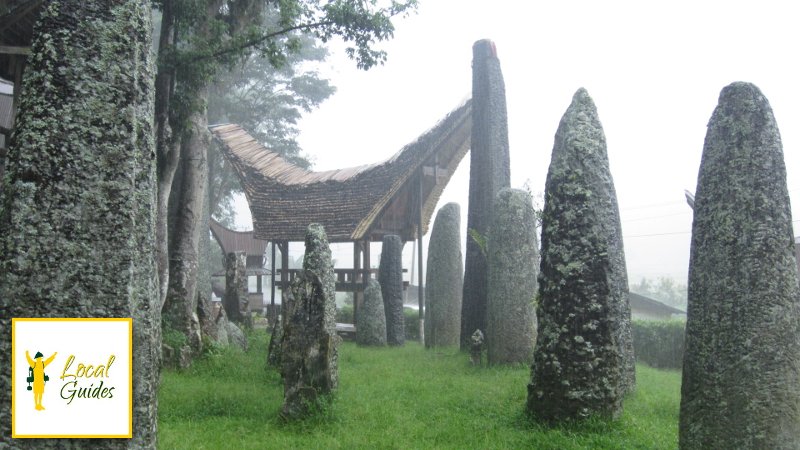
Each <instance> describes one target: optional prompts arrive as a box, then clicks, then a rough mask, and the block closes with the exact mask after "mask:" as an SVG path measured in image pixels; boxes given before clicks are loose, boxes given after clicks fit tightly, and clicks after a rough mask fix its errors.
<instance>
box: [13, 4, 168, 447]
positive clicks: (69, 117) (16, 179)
mask: <svg viewBox="0 0 800 450" xmlns="http://www.w3.org/2000/svg"><path fill="white" fill-rule="evenodd" d="M150 14H151V11H150V2H146V1H143V0H136V1H133V0H131V1H125V2H106V1H96V0H87V1H82V2H75V1H63V0H51V1H47V2H43V6H42V11H41V15H40V17H39V19H38V21H37V24H36V29H35V31H36V32H35V33H34V37H33V43H32V49H31V55H30V56H29V57H28V59H27V67H26V71H25V77H24V80H23V87H22V95H21V100H20V105H19V109H18V111H19V115H18V116H17V122H16V129H15V134H14V136H12V140H11V143H10V149H9V153H8V160H7V167H6V173H5V177H4V179H3V183H4V188H3V194H2V199H0V447H6V446H9V445H12V446H13V447H15V448H36V449H49V448H104V449H119V448H136V449H143V448H144V449H146V448H155V447H156V425H157V422H156V419H157V388H158V378H159V366H160V357H161V356H160V355H161V313H160V307H161V305H160V301H159V298H158V286H157V279H156V278H157V277H156V268H155V262H154V261H155V250H154V249H155V244H154V235H155V232H154V226H155V225H154V222H155V217H154V214H155V209H154V202H155V159H154V158H155V156H154V144H153V93H152V91H153V72H152V64H151V58H150V47H151V37H150V30H151V24H150ZM12 317H132V318H133V367H134V370H133V430H132V431H133V438H132V439H14V440H12V439H11V436H10V432H11V398H10V396H11V385H10V383H11V331H10V330H11V328H10V327H11V318H12Z"/></svg>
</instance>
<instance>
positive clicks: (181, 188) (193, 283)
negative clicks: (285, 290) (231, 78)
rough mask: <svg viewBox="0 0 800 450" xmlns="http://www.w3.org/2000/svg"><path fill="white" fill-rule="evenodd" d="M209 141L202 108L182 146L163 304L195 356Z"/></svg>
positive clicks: (203, 93)
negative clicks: (165, 295)
mask: <svg viewBox="0 0 800 450" xmlns="http://www.w3.org/2000/svg"><path fill="white" fill-rule="evenodd" d="M198 96H200V99H201V101H205V100H206V99H207V98H208V90H207V89H203V90H201V91H200V92H198ZM209 142H210V137H209V134H208V123H207V120H206V114H205V109H203V110H202V111H197V112H195V113H193V114H192V115H191V117H190V125H189V129H188V130H187V131H186V133H185V134H184V137H183V140H182V145H181V166H182V168H181V170H182V176H181V177H180V180H179V181H180V183H179V184H176V189H173V192H172V194H173V195H174V196H175V199H176V205H177V211H176V215H175V222H174V225H173V227H172V232H173V235H172V244H171V251H170V258H169V259H170V261H169V262H170V264H169V266H170V267H169V268H170V273H169V289H168V290H167V300H166V303H165V305H164V322H165V326H166V327H167V328H169V329H173V330H177V331H180V332H181V333H183V334H184V335H185V336H186V345H189V346H190V347H191V349H192V351H194V352H195V353H197V352H199V351H200V349H201V338H200V326H199V323H198V318H197V315H196V311H197V273H198V264H199V258H198V255H199V241H200V234H201V233H202V232H204V231H205V232H207V230H208V221H207V220H204V214H203V213H204V207H203V206H204V202H205V200H206V186H207V183H206V181H207V180H206V178H207V176H208V166H207V160H206V158H207V153H208V146H209Z"/></svg>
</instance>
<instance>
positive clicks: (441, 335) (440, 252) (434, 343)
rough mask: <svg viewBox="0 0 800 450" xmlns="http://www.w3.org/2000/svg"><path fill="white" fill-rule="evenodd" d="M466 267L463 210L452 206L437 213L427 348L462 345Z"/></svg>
mask: <svg viewBox="0 0 800 450" xmlns="http://www.w3.org/2000/svg"><path fill="white" fill-rule="evenodd" d="M463 285H464V265H463V260H462V258H461V207H460V206H458V203H448V204H446V205H444V206H442V207H441V208H439V212H437V213H436V219H435V220H434V221H433V230H432V231H431V240H430V242H429V243H428V265H427V272H426V274H425V303H426V305H425V306H426V308H425V333H424V334H425V347H446V346H456V345H459V338H460V333H461V296H462V289H463Z"/></svg>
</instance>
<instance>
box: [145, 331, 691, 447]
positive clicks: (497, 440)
mask: <svg viewBox="0 0 800 450" xmlns="http://www.w3.org/2000/svg"><path fill="white" fill-rule="evenodd" d="M266 346H267V334H266V333H264V332H263V331H260V332H255V333H254V334H253V335H251V336H250V349H249V350H248V351H247V352H246V353H243V352H237V351H232V350H231V351H225V352H224V353H222V354H219V355H214V356H210V357H206V358H203V359H201V360H199V361H197V362H196V363H195V365H194V366H193V367H192V368H191V369H190V370H187V371H184V372H175V371H164V373H163V375H162V383H161V388H160V391H159V421H158V422H159V424H158V425H159V435H158V438H159V448H162V449H222V448H236V449H239V448H241V449H266V448H275V449H290V448H298V449H312V448H320V449H336V448H343V449H352V448H368V449H384V448H397V449H406V448H409V449H417V448H453V449H473V448H512V449H516V448H536V449H559V450H560V449H596V448H607V449H660V448H664V449H673V448H677V434H678V408H679V404H680V373H679V372H675V371H662V370H655V369H652V368H649V367H647V366H641V365H640V366H639V367H638V368H637V373H636V374H637V379H638V390H637V392H636V393H635V394H634V395H632V396H631V397H630V398H629V399H628V400H627V401H626V402H625V412H624V414H623V416H622V418H621V420H619V421H617V422H613V423H609V422H604V421H592V422H589V423H583V424H580V425H571V426H563V427H557V428H548V427H546V426H542V425H538V424H535V423H531V422H530V421H528V420H527V419H526V418H525V416H524V415H523V407H524V405H525V397H526V385H527V383H528V379H529V369H528V368H527V367H480V368H476V367H472V366H470V365H469V362H468V357H467V355H466V354H462V353H459V352H457V351H455V350H452V351H444V352H442V351H426V350H425V349H424V348H422V347H421V346H420V345H419V344H418V343H415V342H409V343H407V344H406V346H405V347H403V348H377V349H373V348H360V347H357V346H356V345H355V344H352V343H345V344H344V345H343V346H342V347H341V349H340V356H339V360H340V362H339V370H340V386H339V390H338V392H337V395H336V397H335V399H334V400H333V401H332V402H331V404H330V405H329V406H328V407H327V409H326V410H325V411H323V412H322V413H320V414H319V415H318V416H315V417H313V418H311V419H307V420H305V421H302V422H299V423H284V422H282V421H281V420H280V419H279V418H278V411H279V409H280V406H281V403H282V401H283V385H282V382H281V379H280V376H279V375H278V373H277V372H276V371H275V370H272V369H270V370H266V369H265V359H266Z"/></svg>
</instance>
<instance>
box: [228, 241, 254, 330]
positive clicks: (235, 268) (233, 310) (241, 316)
mask: <svg viewBox="0 0 800 450" xmlns="http://www.w3.org/2000/svg"><path fill="white" fill-rule="evenodd" d="M246 270H247V253H245V252H233V253H228V254H227V256H226V257H225V297H224V298H223V299H222V306H223V307H224V308H225V313H226V314H228V319H230V320H231V321H233V322H236V323H240V324H244V325H245V326H252V318H251V317H250V309H249V301H248V299H247V271H246Z"/></svg>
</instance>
